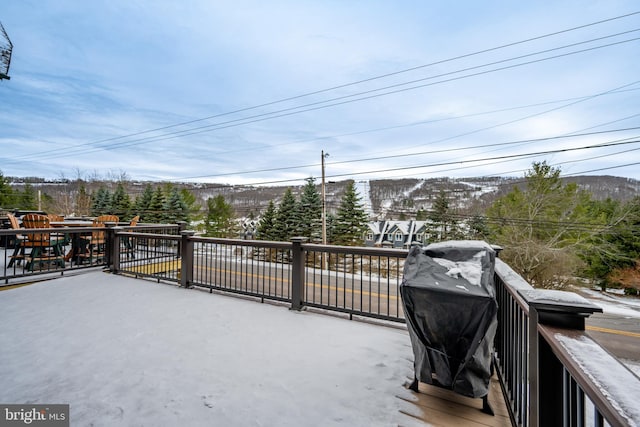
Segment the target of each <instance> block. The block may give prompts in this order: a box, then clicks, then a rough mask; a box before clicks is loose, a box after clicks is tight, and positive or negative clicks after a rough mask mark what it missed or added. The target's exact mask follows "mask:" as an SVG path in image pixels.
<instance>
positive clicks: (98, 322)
mask: <svg viewBox="0 0 640 427" xmlns="http://www.w3.org/2000/svg"><path fill="white" fill-rule="evenodd" d="M0 307H2V309H1V310H0V324H1V325H2V328H0V343H2V345H1V346H0V360H1V361H2V362H1V363H0V401H1V402H5V403H51V404H53V403H68V404H70V407H71V425H95V426H100V425H103V426H113V425H149V426H175V425H183V426H211V425H220V426H274V425H277V426H300V425H305V426H337V425H345V426H388V425H397V424H398V423H400V424H412V422H411V420H408V419H405V418H403V417H406V416H404V415H403V414H401V413H399V412H398V410H399V409H400V408H401V405H402V402H401V400H400V399H398V398H396V395H401V396H403V395H404V394H405V393H410V392H409V391H407V390H405V389H404V387H403V384H404V382H405V381H406V379H407V377H409V376H411V375H412V362H411V361H412V359H413V353H412V350H411V345H410V340H409V337H408V334H407V332H406V331H405V330H402V329H397V328H391V327H384V326H379V325H371V324H367V323H363V322H350V321H347V320H344V319H341V318H335V317H332V316H327V315H320V314H315V313H310V312H294V311H289V310H288V309H287V308H286V307H283V306H277V305H271V304H259V303H257V302H254V301H246V300H243V299H239V298H233V297H228V296H223V295H218V294H209V293H206V292H202V291H198V290H185V289H181V288H177V287H175V286H171V285H165V284H157V283H155V282H151V281H145V280H137V279H132V278H127V277H123V276H114V275H109V274H106V273H102V272H90V273H86V274H82V275H78V276H74V277H64V278H61V279H56V280H52V281H48V282H41V283H36V284H33V285H29V286H25V287H22V288H17V289H11V290H7V291H2V292H0Z"/></svg>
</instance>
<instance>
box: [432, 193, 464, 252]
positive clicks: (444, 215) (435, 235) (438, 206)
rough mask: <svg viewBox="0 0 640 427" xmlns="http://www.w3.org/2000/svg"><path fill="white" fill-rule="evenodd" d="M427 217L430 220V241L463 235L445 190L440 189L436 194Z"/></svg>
mask: <svg viewBox="0 0 640 427" xmlns="http://www.w3.org/2000/svg"><path fill="white" fill-rule="evenodd" d="M427 219H428V220H429V221H430V226H429V227H428V229H429V240H430V241H434V242H438V241H441V240H451V239H456V238H459V237H461V233H460V230H459V227H458V223H457V221H456V220H455V218H454V216H453V214H452V212H451V208H450V206H449V197H448V196H447V193H445V192H444V190H440V192H439V193H438V195H437V196H436V199H435V200H434V202H433V206H432V209H431V211H430V212H429V213H428V215H427Z"/></svg>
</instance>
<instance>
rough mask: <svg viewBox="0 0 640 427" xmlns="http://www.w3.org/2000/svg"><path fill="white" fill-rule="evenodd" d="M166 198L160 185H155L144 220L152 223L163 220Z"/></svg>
mask: <svg viewBox="0 0 640 427" xmlns="http://www.w3.org/2000/svg"><path fill="white" fill-rule="evenodd" d="M165 206H166V198H165V195H164V192H163V191H162V188H161V187H157V188H156V190H155V191H154V192H153V197H152V198H151V202H150V203H149V209H148V210H147V215H146V220H147V221H148V222H153V223H162V222H164V217H165Z"/></svg>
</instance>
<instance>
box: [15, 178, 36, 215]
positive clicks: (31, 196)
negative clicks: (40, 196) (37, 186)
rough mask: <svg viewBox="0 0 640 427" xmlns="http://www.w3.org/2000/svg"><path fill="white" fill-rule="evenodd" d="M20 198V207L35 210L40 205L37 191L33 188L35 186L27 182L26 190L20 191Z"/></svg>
mask: <svg viewBox="0 0 640 427" xmlns="http://www.w3.org/2000/svg"><path fill="white" fill-rule="evenodd" d="M19 200H20V203H19V205H20V206H19V207H20V209H25V210H34V209H36V208H37V207H38V203H37V201H36V192H35V190H34V189H33V186H32V185H31V184H29V183H27V184H26V185H25V186H24V190H23V191H22V192H21V193H19Z"/></svg>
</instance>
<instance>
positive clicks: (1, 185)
mask: <svg viewBox="0 0 640 427" xmlns="http://www.w3.org/2000/svg"><path fill="white" fill-rule="evenodd" d="M0 207H2V208H12V207H15V206H14V198H13V189H12V188H11V185H9V182H8V181H7V180H6V179H5V177H4V175H3V174H2V172H1V171H0Z"/></svg>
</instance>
